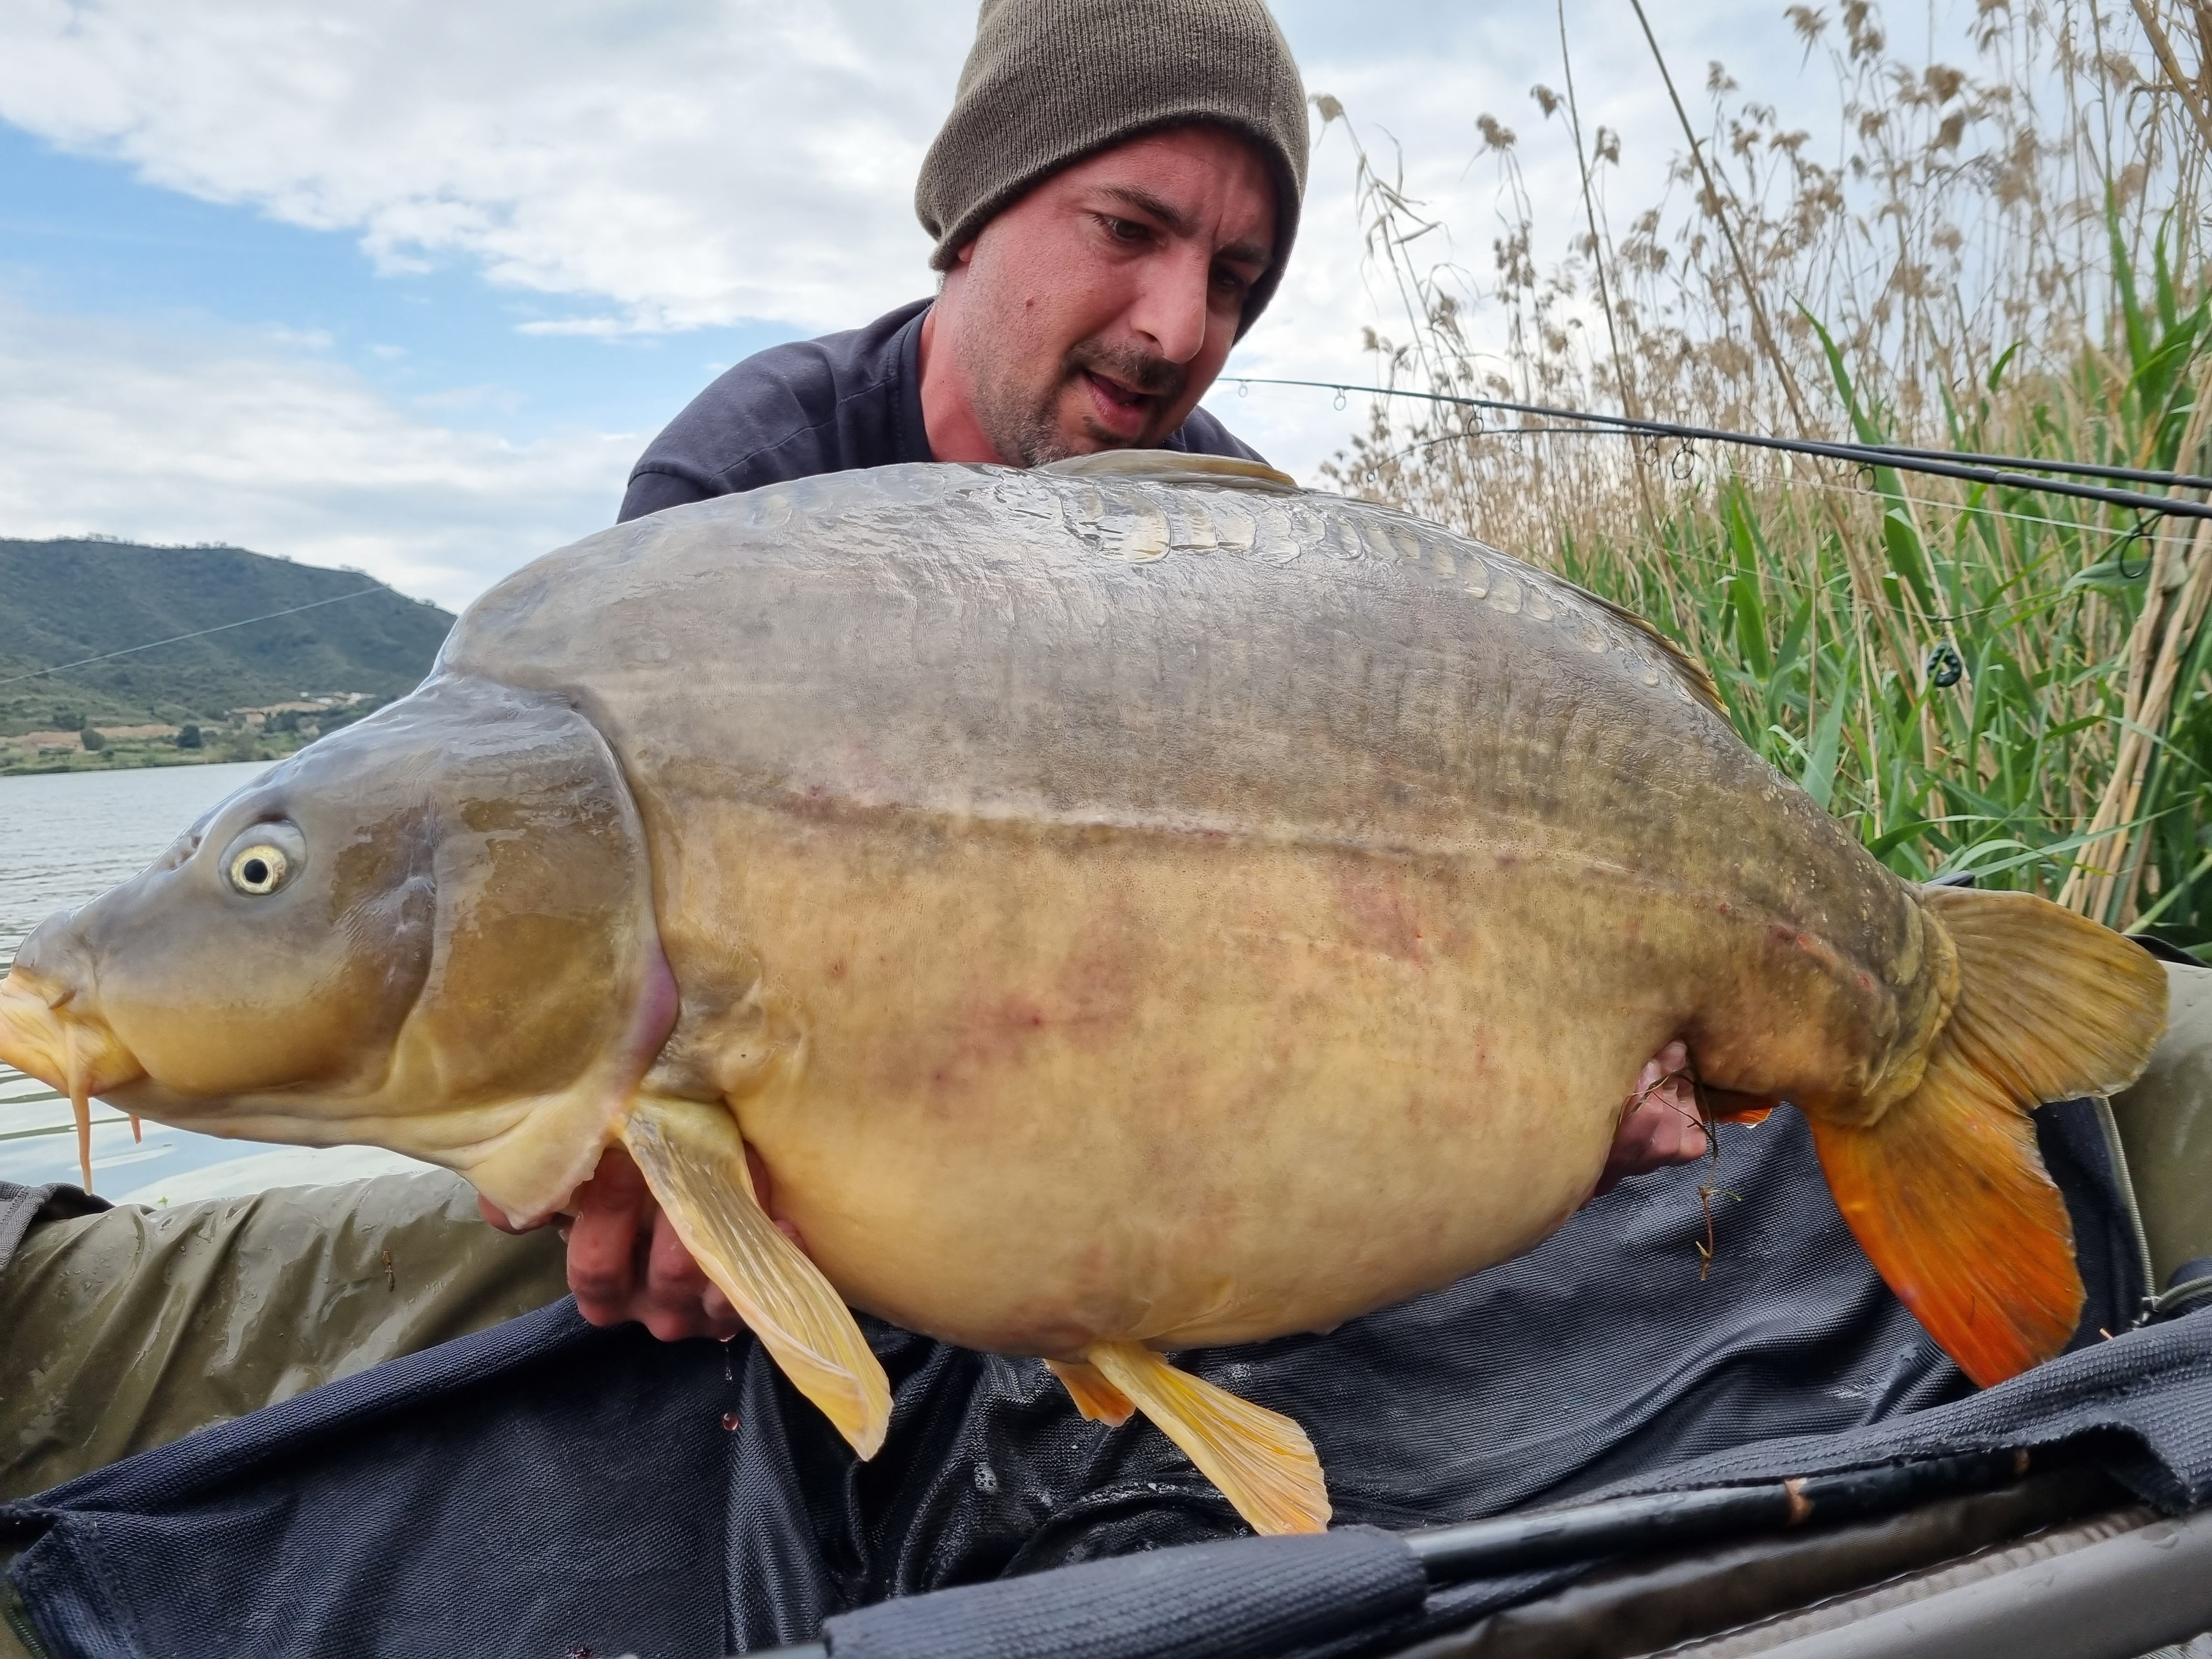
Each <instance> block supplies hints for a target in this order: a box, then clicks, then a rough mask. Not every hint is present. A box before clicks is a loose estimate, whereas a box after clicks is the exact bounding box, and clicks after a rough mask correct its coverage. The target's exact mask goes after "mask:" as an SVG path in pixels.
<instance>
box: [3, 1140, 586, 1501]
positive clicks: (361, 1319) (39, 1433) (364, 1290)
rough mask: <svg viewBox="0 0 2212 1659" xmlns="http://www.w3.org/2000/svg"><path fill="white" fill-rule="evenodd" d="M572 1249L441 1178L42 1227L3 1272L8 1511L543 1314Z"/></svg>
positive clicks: (131, 1209)
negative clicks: (503, 1225)
mask: <svg viewBox="0 0 2212 1659" xmlns="http://www.w3.org/2000/svg"><path fill="white" fill-rule="evenodd" d="M563 1273H564V1264H563V1259H562V1245H561V1241H560V1239H559V1237H557V1236H556V1234H555V1233H554V1232H553V1231H551V1230H550V1229H548V1230H546V1231H542V1232H538V1233H532V1234H528V1235H526V1236H524V1237H510V1236H509V1235H507V1234H506V1233H502V1232H499V1231H495V1230H494V1229H493V1228H490V1227H488V1226H486V1225H484V1223H483V1218H482V1217H481V1216H479V1215H478V1214H477V1205H476V1195H475V1194H474V1193H473V1192H471V1190H470V1188H469V1187H468V1184H467V1183H466V1182H464V1181H462V1180H461V1179H460V1178H459V1176H451V1175H447V1174H446V1173H445V1172H444V1171H442V1170H438V1171H432V1172H428V1173H425V1174H422V1175H400V1176H380V1177H378V1178H376V1179H374V1180H371V1181H356V1182H349V1183H347V1184H346V1185H343V1186H337V1187H286V1188H277V1189H276V1190H275V1191H273V1192H266V1193H262V1194H258V1195H256V1196H254V1197H252V1198H227V1199H210V1200H204V1201H202V1202H198V1203H192V1204H179V1205H174V1206H169V1207H167V1208H162V1209H146V1208H142V1207H140V1206H137V1205H123V1206H118V1208H116V1209H112V1210H109V1211H106V1212H102V1213H100V1214H99V1215H91V1216H82V1217H79V1218H74V1219H71V1220H66V1221H48V1222H44V1223H41V1224H40V1225H36V1226H33V1228H32V1229H31V1230H30V1231H29V1232H28V1233H27V1235H26V1236H25V1237H24V1239H23V1243H22V1244H21V1248H20V1249H18V1250H17V1251H16V1252H15V1256H14V1258H13V1259H12V1260H11V1261H9V1262H8V1264H7V1266H6V1267H5V1268H4V1269H3V1270H0V1332H4V1333H5V1337H4V1339H0V1498H20V1497H23V1496H26V1495H27V1494H29V1493H32V1492H43V1491H44V1490H46V1488H47V1487H48V1486H53V1485H55V1484H56V1483H57V1482H58V1481H62V1480H69V1479H70V1477H71V1476H73V1475H78V1474H84V1473H85V1472H86V1471H87V1470H89V1469H94V1468H99V1467H100V1465H102V1464H103V1463H109V1462H113V1461H114V1460H115V1459H117V1458H118V1457H124V1456H127V1455H129V1454H131V1453H132V1452H136V1451H143V1450H144V1449H146V1448H148V1447H149V1446H158V1445H161V1444H162V1443H165V1442H167V1441H170V1440H174V1439H176V1438H177V1437H179V1436H180V1435H184V1434H187V1433H189V1432H191V1431H192V1430H194V1429H197V1428H201V1427H204V1426H205V1425H208V1424H210V1423H219V1422H222V1421H224V1420H226V1419H229V1418H234V1417H240V1416H243V1415H244V1414H245V1413H247V1412H250V1411H254V1410H256V1409H258V1408H259V1407H263V1406H266V1405H269V1404H271V1403H272V1402H274V1401H279V1400H288V1399H289V1398H291V1397H292V1396H293V1395H296V1394H302V1393H305V1392H306V1391H307V1389H313V1388H317V1387H319V1386H320V1385H321V1384H323V1383H328V1382H331V1381H332V1380H334V1379H336V1378H337V1377H341V1376H347V1375H349V1373H351V1372H354V1371H358V1370H366V1369H367V1368H368V1367H369V1366H371V1365H374V1364H380V1363H382V1362H383V1361H385V1360H387V1359H392V1358H398V1356H400V1355H402V1354H408V1353H414V1352H418V1351H420V1350H422V1349H423V1348H427V1347H429V1346H432V1345H433V1344H435V1343H439V1342H443V1341H446V1340H448V1339H450V1338H453V1337H456V1336H462V1335H465V1334H467V1333H469V1332H471V1331H475V1330H481V1329H483V1328H485V1327H486V1326H489V1325H495V1324H497V1323H499V1322H501V1320H505V1319H511V1318H513V1317H514V1316H516V1315H517V1314H521V1313H526V1312H528V1311H529V1310H531V1309H532V1308H540V1307H543V1306H544V1305H545V1304H547V1303H548V1302H552V1301H555V1300H557V1299H558V1298H559V1297H562V1296H563V1295H565V1294H566V1293H567V1291H568V1285H567V1283H566V1282H565V1279H564V1277H563Z"/></svg>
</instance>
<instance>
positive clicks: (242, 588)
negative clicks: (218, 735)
mask: <svg viewBox="0 0 2212 1659" xmlns="http://www.w3.org/2000/svg"><path fill="white" fill-rule="evenodd" d="M362 589H368V590H370V591H369V592H366V593H363V594H362V597H360V598H355V599H340V598H339V596H340V595H343V594H350V593H356V592H360V591H361V590H362ZM324 599H329V600H337V603H335V604H328V605H319V606H317V608H315V609H313V610H310V611H297V612H296V613H295V614H293V615H290V616H282V617H272V618H271V619H270V620H268V621H264V622H253V623H247V624H246V626H244V627H238V628H225V629H223V631H222V632H220V633H215V634H208V635H203V636H202V637H200V638H197V639H189V640H183V641H179V642H178V643H176V644H173V645H162V646H159V647H156V648H155V649H153V650H150V651H140V652H134V653H132V654H131V655H129V656H124V657H117V658H115V659H112V660H110V661H106V662H99V663H93V664H89V665H86V666H84V667H82V668H70V669H67V670H65V671H62V672H60V673H57V674H52V675H41V676H40V677H39V678H34V679H20V678H15V677H16V676H19V675H22V674H26V673H28V672H30V671H33V670H36V669H41V668H49V667H52V666H54V665H58V664H62V663H71V662H76V661H78V660H79V659H83V658H87V657H96V656H100V655H101V654H103V653H107V652H112V651H122V650H125V649H127V648H128V647H132V646H141V645H146V644H148V643H149V642H151V641H155V640H167V639H169V638H171V637H172V636H173V635H180V634H191V633H195V632H197V630H199V629H210V628H222V625H223V624H225V623H238V622H242V621H244V619H245V618H246V617H266V616H268V615H269V613H270V612H272V611H292V610H293V608H294V607H295V606H299V605H313V604H314V602H315V601H317V600H324ZM452 626H453V617H451V616H449V615H448V614H447V613H446V612H445V611H441V610H439V609H438V608H437V607H436V606H435V605H426V604H423V603H422V602H420V601H418V600H415V599H408V598H406V597H405V596H404V595H403V594H400V593H397V592H393V591H392V589H391V588H389V587H386V586H384V585H383V584H382V583H381V582H379V581H376V580H373V579H372V578H370V577H368V576H364V575H362V574H359V573H357V572H354V571H347V570H326V569H323V568H319V567H317V566H314V565H305V564H293V563H291V562H289V561H287V560H284V559H272V558H269V557H267V556H264V555H262V554H259V553H249V552H247V551H246V550H245V549H243V548H237V547H144V546H139V545H137V544H132V543H128V542H111V541H88V540H86V541H81V540H70V541H18V540H12V539H7V538H0V736H8V735H11V734H15V733H20V732H30V731H33V730H38V729H41V728H51V727H59V728H64V729H74V728H76V726H79V725H81V724H82V723H83V722H85V721H88V720H89V721H90V722H92V723H94V725H98V726H130V725H132V724H135V723H139V722H149V721H150V722H155V723H160V724H166V725H171V726H179V725H183V724H185V723H186V722H190V721H205V720H216V721H220V720H223V719H224V717H225V716H226V715H227V714H228V713H229V711H231V710H233V709H236V708H258V707H261V706H264V705H268V704H274V703H282V702H286V701H288V700H290V699H294V698H299V697H303V696H327V695H329V694H331V693H344V692H362V693H367V694H368V695H369V696H375V697H391V696H399V695H401V694H402V693H404V692H405V691H407V690H410V689H411V688H412V687H413V686H414V685H415V684H416V682H417V681H419V680H420V679H421V678H422V676H423V674H424V673H425V672H426V671H428V668H429V666H430V663H431V659H433V658H434V657H435V655H436V654H437V651H438V647H439V644H440V642H441V641H443V640H444V639H445V637H446V630H447V629H449V628H451V627H452Z"/></svg>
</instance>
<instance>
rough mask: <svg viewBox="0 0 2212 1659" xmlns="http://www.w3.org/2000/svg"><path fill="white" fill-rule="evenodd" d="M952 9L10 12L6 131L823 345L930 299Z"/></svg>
mask: <svg viewBox="0 0 2212 1659" xmlns="http://www.w3.org/2000/svg"><path fill="white" fill-rule="evenodd" d="M963 13H964V14H965V15H964V16H963V15H962V14H963ZM972 15H973V14H972V11H969V10H968V9H967V8H966V7H964V6H951V5H943V4H940V5H931V6H921V5H908V4H902V3H897V0H869V3H852V4H847V5H845V6H842V7H833V6H827V5H811V4H810V5H804V6H794V5H791V4H788V3H781V0H728V3H717V0H671V3H662V4H656V5H654V6H653V7H650V8H647V7H619V8H617V7H610V6H606V5H604V4H601V3H598V0H528V3H522V0H471V3H469V4H465V5H455V4H453V3H451V0H386V3H382V4H379V5H376V6H373V7H345V8H338V7H319V6H312V5H304V4H297V3H295V4H282V3H270V0H191V3H185V4H179V3H177V0H11V3H10V4H9V5H8V6H6V7H4V8H0V118H5V119H7V120H9V121H10V122H12V123H14V124H15V125H18V126H21V127H23V128H26V129H27V130H28V131H32V132H34V133H37V134H39V135H40V136H41V137H45V138H47V139H48V140H50V141H52V142H53V143H57V144H59V145H62V146H64V147H65V148H68V149H74V150H77V151H81V152H85V153H89V154H94V155H106V156H111V157H112V158H115V159H117V160H119V161H125V162H127V163H129V164H130V165H131V166H132V167H135V168H136V169H137V171H138V173H140V174H141V176H142V177H143V178H144V179H147V180H148V181H149V182H151V183H154V184H157V185H165V186H168V187H170V188H173V189H177V190H180V191H189V192H191V194H193V195H196V196H200V197H206V198H209V199H211V200H215V201H219V202H234V203H240V204H247V205H251V206H252V207H255V208H258V209H259V210H263V211H264V212H267V213H270V214H271V215H273V216H276V217H277V218H280V219H283V220H286V221H289V222H293V223H295V224H301V225H305V226H308V227H311V228H320V229H327V230H338V231H346V232H351V233H354V234H358V235H359V236H360V238H361V240H362V243H363V245H364V246H366V247H368V249H369V251H370V252H372V253H374V254H375V255H376V256H377V257H379V258H381V259H382V260H384V261H385V262H386V264H389V265H391V266H392V267H394V268H396V269H409V268H419V266H420V265H421V264H422V263H423V262H424V261H425V260H426V259H435V258H441V257H449V256H453V255H460V256H464V257H465V258H470V259H472V260H475V261H477V262H479V263H480V264H481V265H482V268H483V270H484V272H485V274H486V275H487V276H489V278H490V279H491V280H492V281H494V282H495V283H502V284H507V285H510V286H513V287H516V288H520V289H536V290H539V291H542V292H545V293H549V294H560V295H590V296H593V297H595V298H599V299H602V300H605V301H612V302H613V303H614V304H615V306H616V307H617V309H618V313H619V316H620V319H621V323H622V325H623V326H626V327H630V328H646V329H663V328H684V327H690V326H696V325H705V324H719V323H730V322H735V321H738V320H741V319H759V318H769V319H779V320H783V321H788V322H793V323H797V324H799V325H812V326H820V327H823V328H829V327H835V326H839V325H846V324H848V323H849V322H851V321H852V320H854V319H858V318H865V317H867V316H872V315H874V314H876V313H879V312H881V311H884V310H887V309H888V308H890V307H891V306H892V305H895V304H896V303H897V302H898V301H901V300H902V299H906V298H910V297H912V295H914V294H915V293H916V292H917V291H920V290H921V288H922V286H923V284H924V282H925V280H926V272H925V269H924V260H925V258H926V256H927V246H928V245H927V239H926V238H925V237H924V236H923V235H922V233H921V229H920V228H919V227H918V226H917V225H916V224H915V221H914V217H913V214H912V211H911V209H910V208H909V207H907V206H906V205H905V204H906V203H907V201H908V200H909V199H910V195H911V191H912V189H913V183H914V176H915V170H916V169H917V167H919V166H920V163H921V154H922V150H923V149H924V147H925V146H926V145H927V142H928V140H929V137H930V136H931V134H932V133H933V131H934V128H935V125H936V123H937V121H938V119H939V118H940V117H941V116H942V114H943V111H944V106H945V103H946V101H947V100H948V99H949V97H950V95H951V86H952V82H953V79H954V77H955V76H956V75H957V72H958V69H959V63H960V58H961V57H962V55H963V52H965V50H966V47H967V44H968V38H969V33H970V32H971V30H972V21H971V20H972ZM955 17H958V18H959V19H960V21H957V22H951V21H950V20H951V19H953V18H955Z"/></svg>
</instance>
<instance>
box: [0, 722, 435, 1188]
mask: <svg viewBox="0 0 2212 1659" xmlns="http://www.w3.org/2000/svg"><path fill="white" fill-rule="evenodd" d="M263 770H264V768H263V767H262V766H261V765H260V764H258V763H247V764H246V765H242V766H170V767H162V768H160V769H149V770H145V771H131V772H70V773H55V774H52V775H47V776H44V777H29V778H0V969H5V967H6V966H7V964H8V963H11V962H13V961H14V960H15V950H16V947H17V946H18V945H21V943H22V942H23V940H24V939H25V938H26V937H27V935H28V934H29V933H30V932H31V930H32V929H33V927H37V926H38V925H39V923H40V922H41V921H45V920H46V917H48V916H50V915H52V914H53V913H54V912H55V911H57V910H66V909H68V908H70V907H72V906H74V905H79V904H82V903H84V902H86V901H87V900H88V899H93V898H96V897H98V896H100V894H101V893H104V892H106V890H108V889H109V888H111V887H112V886H114V885H115V884H116V883H118V882H119V881H122V880H125V879H126V878H129V877H131V876H134V875H136V874H137V873H138V872H139V871H141V870H143V869H144V868H145V867H146V866H148V865H149V864H150V863H152V862H153V861H154V860H155V858H156V857H157V856H158V855H159V854H161V850H162V849H163V848H166V847H167V846H168V844H169V843H170V842H172V841H174V840H175V839H176V837H177V836H178V833H179V831H181V830H183V829H185V828H186V827H187V826H188V825H190V824H191V822H192V820H193V819H195V818H197V817H199V815H200V814H201V813H202V812H204V811H207V809H208V808H209V807H210V806H212V805H215V804H216V802H217V801H219V800H221V799H223V797H225V796H226V795H228V794H229V793H231V792H232V791H234V790H235V789H237V788H238V787H239V786H240V785H241V784H243V783H245V782H246V781H247V780H249V779H251V778H252V777H253V776H254V775H256V774H257V773H258V772H261V771H263ZM92 1115H93V1122H94V1128H93V1132H92V1176H93V1185H94V1187H95V1188H97V1189H98V1190H99V1192H100V1195H101V1196H102V1197H105V1198H112V1199H117V1200H123V1201H127V1202H134V1203H141V1204H158V1203H162V1202H164V1201H173V1202H182V1201H183V1200H185V1199H191V1198H215V1197H222V1196H226V1195H228V1194H235V1193H251V1192H259V1191H262V1190H263V1189H264V1188H270V1187H280V1186H297V1185H301V1184H304V1183H308V1182H318V1181H349V1180H352V1179H353V1178H354V1177H355V1176H360V1175H369V1174H379V1173H382V1172H383V1171H385V1170H398V1169H412V1168H415V1167H417V1166H416V1165H415V1164H413V1163H412V1162H411V1161H410V1160H409V1159H406V1158H401V1157H399V1156H398V1154H397V1153H393V1152H379V1151H376V1150H374V1149H372V1148H368V1147H352V1146H339V1147H329V1148H322V1149H312V1148H307V1147H298V1146H283V1147H276V1146H263V1145H261V1144H259V1143H258V1142H254V1141H239V1140H222V1139H216V1138H215V1137H214V1136H211V1135H201V1134H192V1133H189V1132H187V1131H185V1130H182V1129H169V1128H164V1127H162V1126H161V1125H160V1124H157V1123H148V1124H147V1125H146V1126H145V1139H144V1140H143V1142H136V1141H133V1140H132V1139H131V1126H130V1124H129V1123H128V1122H127V1121H125V1120H124V1119H123V1117H122V1115H121V1114H119V1113H118V1112H117V1111H116V1110H115V1109H112V1108H111V1107H108V1106H106V1105H103V1104H100V1103H97V1102H95V1103H94V1106H93V1111H92ZM81 1179H82V1176H80V1174H79V1172H78V1168H77V1156H76V1133H75V1130H74V1127H73V1125H72V1123H71V1121H70V1104H69V1102H68V1101H67V1100H66V1099H64V1098H62V1097H59V1096H58V1095H56V1094H55V1092H54V1091H52V1089H49V1088H48V1087H46V1085H44V1084H43V1083H40V1081H39V1080H38V1079H35V1078H28V1077H25V1076H24V1075H23V1074H22V1073H21V1072H18V1071H16V1070H15V1069H14V1068H13V1067H12V1066H7V1065H5V1064H0V1181H15V1182H22V1183H23V1184H25V1185H27V1186H32V1185H36V1184H38V1183H40V1182H48V1181H69V1182H75V1181H78V1180H81Z"/></svg>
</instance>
